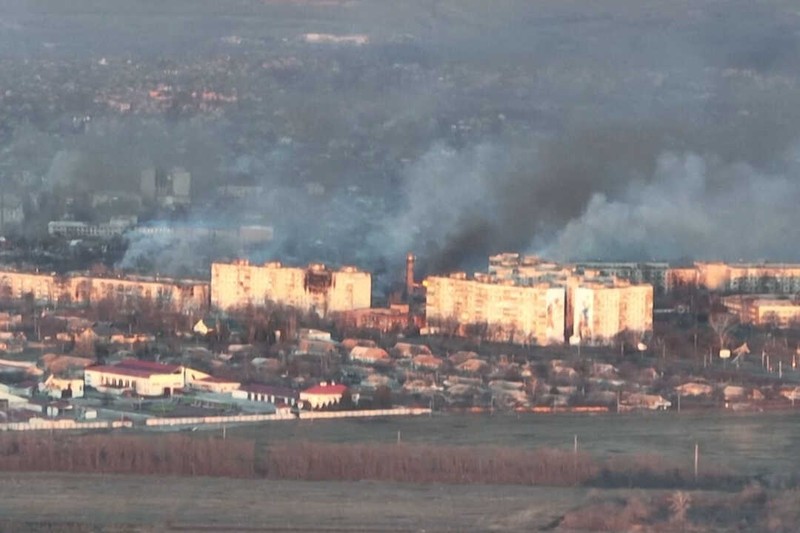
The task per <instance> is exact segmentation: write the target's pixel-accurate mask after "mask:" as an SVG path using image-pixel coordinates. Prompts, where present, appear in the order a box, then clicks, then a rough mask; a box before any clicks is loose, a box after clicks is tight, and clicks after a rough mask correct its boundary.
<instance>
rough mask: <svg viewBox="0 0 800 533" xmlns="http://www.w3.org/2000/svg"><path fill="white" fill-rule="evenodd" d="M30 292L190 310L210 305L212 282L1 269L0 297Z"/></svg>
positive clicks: (62, 300)
mask: <svg viewBox="0 0 800 533" xmlns="http://www.w3.org/2000/svg"><path fill="white" fill-rule="evenodd" d="M28 294H30V295H31V296H32V297H33V299H34V300H35V301H36V302H38V303H43V304H54V305H55V304H75V305H96V304H97V303H99V302H101V301H104V300H106V301H112V302H114V303H115V304H118V305H128V304H133V303H136V302H144V301H148V302H150V303H152V304H153V305H155V306H157V307H159V308H162V309H169V310H171V311H176V312H183V313H189V312H199V311H203V310H205V309H207V308H208V301H209V284H208V282H207V281H195V280H173V279H165V278H149V277H134V276H125V277H123V276H92V275H88V274H82V273H72V274H66V275H58V274H53V273H50V274H44V273H37V272H18V271H14V270H2V271H0V298H5V299H22V298H24V297H25V296H26V295H28Z"/></svg>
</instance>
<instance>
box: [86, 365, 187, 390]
mask: <svg viewBox="0 0 800 533" xmlns="http://www.w3.org/2000/svg"><path fill="white" fill-rule="evenodd" d="M186 372H187V370H186V369H185V368H184V367H182V366H180V365H165V364H161V363H154V362H150V361H139V360H137V359H125V360H123V361H121V362H120V363H118V364H116V365H100V366H91V367H88V368H86V369H85V370H84V374H83V379H84V383H85V385H86V386H87V387H93V388H95V389H97V390H98V391H101V392H113V391H117V392H123V391H131V392H134V393H136V394H138V395H139V396H171V395H172V393H174V392H175V391H176V390H178V389H182V388H183V387H184V386H185V385H186Z"/></svg>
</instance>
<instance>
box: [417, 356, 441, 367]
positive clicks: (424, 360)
mask: <svg viewBox="0 0 800 533" xmlns="http://www.w3.org/2000/svg"><path fill="white" fill-rule="evenodd" d="M411 365H412V366H413V367H414V368H416V369H418V370H441V368H442V367H443V366H444V361H443V360H442V359H440V358H438V357H436V356H435V355H426V354H421V355H418V356H416V357H414V359H412V360H411Z"/></svg>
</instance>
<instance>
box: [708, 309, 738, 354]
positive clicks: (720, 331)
mask: <svg viewBox="0 0 800 533" xmlns="http://www.w3.org/2000/svg"><path fill="white" fill-rule="evenodd" d="M708 323H709V325H710V326H711V329H713V330H714V333H716V334H717V340H718V341H719V348H720V350H721V349H723V348H724V347H725V345H726V344H727V342H728V338H729V336H730V333H731V331H733V328H735V327H736V325H737V324H738V323H739V321H738V318H737V317H736V315H734V314H731V313H714V314H712V315H711V316H709V317H708Z"/></svg>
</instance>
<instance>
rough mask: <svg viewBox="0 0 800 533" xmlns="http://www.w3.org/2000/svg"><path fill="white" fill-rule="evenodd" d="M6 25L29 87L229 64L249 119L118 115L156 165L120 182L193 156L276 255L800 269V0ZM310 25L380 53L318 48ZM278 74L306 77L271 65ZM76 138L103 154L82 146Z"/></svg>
mask: <svg viewBox="0 0 800 533" xmlns="http://www.w3.org/2000/svg"><path fill="white" fill-rule="evenodd" d="M0 27H2V31H0V58H3V61H4V64H5V65H6V68H5V70H6V71H8V72H11V71H13V70H14V69H17V70H20V71H25V69H28V70H30V69H31V68H33V67H32V66H31V64H26V63H25V60H26V59H27V60H29V61H31V62H36V61H39V62H41V61H43V60H52V61H55V62H58V61H64V62H73V63H76V64H78V65H80V64H81V62H86V63H87V64H88V63H92V62H96V61H98V59H99V58H101V57H106V58H108V60H109V61H111V62H112V63H114V62H122V61H127V60H132V61H133V62H141V63H142V64H143V65H145V67H144V69H143V70H142V71H141V75H142V76H146V77H148V78H150V79H152V80H153V82H155V81H156V80H157V79H158V76H159V75H158V72H159V71H158V69H157V68H156V67H157V66H158V65H159V64H162V63H164V62H167V63H170V62H172V63H170V64H174V65H177V67H176V68H183V67H186V66H187V65H193V67H192V68H196V66H197V65H200V64H202V63H203V62H204V61H212V60H214V61H219V60H220V58H226V59H225V61H228V63H226V64H228V65H232V66H230V67H226V68H229V69H230V70H229V72H228V73H227V74H222V75H221V74H219V73H218V72H217V73H215V74H214V76H213V77H209V80H211V81H209V82H208V83H217V84H220V83H222V84H224V85H225V87H227V88H237V89H238V90H239V94H240V95H241V98H240V101H244V102H247V105H248V106H252V107H248V108H247V109H245V108H244V106H241V108H240V109H239V110H238V111H237V110H228V111H226V112H224V113H223V114H221V115H220V116H218V117H216V118H212V119H210V118H208V117H206V118H203V119H200V118H198V117H184V118H179V119H178V122H177V123H170V124H160V123H159V122H158V120H160V119H159V118H158V117H150V118H149V119H148V120H150V121H151V122H147V123H145V124H144V125H143V120H144V119H142V118H141V117H138V118H119V117H116V118H114V117H97V120H98V124H102V125H103V127H104V128H105V129H104V130H103V131H104V134H103V138H104V139H105V140H106V142H107V143H108V144H110V145H114V144H115V142H114V140H115V139H124V140H125V146H128V147H132V148H133V150H134V152H135V153H136V154H140V155H137V157H136V158H133V161H132V160H131V159H132V158H130V157H127V158H124V157H122V156H120V158H121V160H124V165H120V167H121V168H122V167H125V169H127V170H125V171H124V172H123V170H124V169H121V170H120V173H121V174H120V175H121V176H122V175H123V174H124V176H130V175H135V172H134V171H135V170H136V168H135V167H136V160H137V158H140V159H144V158H146V157H147V156H148V154H151V158H158V157H162V158H166V159H169V154H170V153H175V152H177V151H178V150H179V148H178V146H179V145H180V146H182V147H183V148H182V149H183V150H184V151H183V152H182V157H184V159H188V160H189V161H185V162H184V164H185V166H188V167H192V165H193V161H192V160H194V161H195V163H194V166H195V167H196V172H197V173H198V174H203V171H204V170H206V171H207V173H208V176H204V177H202V179H204V180H206V181H207V182H208V183H215V180H218V181H220V182H221V181H224V180H226V179H230V177H231V176H232V175H234V174H236V173H246V174H249V175H251V176H253V177H254V178H255V179H256V180H257V181H258V182H259V183H261V184H263V185H264V186H265V189H266V190H267V191H268V193H267V194H266V195H265V197H263V198H260V199H258V201H257V202H256V201H253V202H251V203H249V204H246V205H243V206H242V208H241V209H240V210H239V211H240V212H241V213H246V212H253V211H257V212H258V213H259V214H265V213H266V214H267V215H269V217H270V219H271V221H272V223H273V224H274V225H275V226H276V236H277V239H276V242H275V244H274V245H273V246H272V247H269V248H267V249H263V250H259V251H257V253H256V254H255V255H257V256H259V257H268V256H270V257H274V256H278V257H280V256H287V257H290V258H294V259H296V260H298V261H301V260H317V259H319V260H327V261H331V262H339V263H341V262H357V263H359V264H360V265H361V266H364V267H367V268H376V269H381V268H388V269H390V271H392V272H393V271H395V268H396V267H397V266H398V265H400V264H401V263H402V258H403V257H404V254H405V252H406V251H408V250H413V251H415V252H416V253H418V255H419V256H420V264H421V265H422V267H423V268H427V269H434V270H448V269H452V268H467V269H472V268H480V267H481V266H482V264H483V263H484V262H485V259H484V258H485V256H486V255H487V254H488V253H492V252H497V251H501V250H511V249H513V250H522V251H533V252H541V253H546V254H548V255H552V256H554V257H557V258H565V259H567V258H571V259H574V258H587V259H588V258H592V259H680V258H687V257H692V258H717V257H719V258H723V259H739V258H741V259H774V260H779V259H794V260H798V259H800V252H797V251H796V248H794V247H792V246H789V245H787V236H789V235H791V234H793V229H794V228H797V227H800V214H798V213H800V211H798V210H797V209H796V207H795V205H794V200H795V199H797V198H798V197H799V196H798V192H800V191H798V170H800V167H799V166H798V154H800V152H798V147H799V146H798V141H800V116H798V115H800V89H799V87H798V82H799V81H800V80H799V79H798V73H800V68H799V67H800V53H798V52H800V50H799V49H798V40H799V39H800V7H798V6H797V4H796V3H794V2H788V1H784V2H780V1H765V2H752V1H749V0H733V1H723V0H719V1H702V0H701V1H697V0H692V1H670V2H664V1H648V0H644V1H639V0H637V1H632V0H604V1H600V2H598V1H586V0H583V1H572V0H559V1H544V0H525V1H511V0H509V1H503V2H485V1H481V2H479V1H468V0H452V1H446V0H445V1H431V2H423V1H408V2H383V1H378V0H370V1H359V0H351V1H346V2H314V1H305V2H288V1H287V2H281V1H262V2H251V1H237V2H211V1H204V0H200V1H192V2H188V1H183V0H176V1H170V2H166V3H162V2H122V1H103V2H101V1H93V2H86V1H84V2H81V1H78V2H69V3H66V4H65V3H63V2H55V1H52V2H48V1H36V2H33V1H31V2H25V1H17V2H12V1H4V0H0ZM308 32H315V33H330V34H335V35H352V34H363V35H366V36H368V37H369V39H370V42H369V44H367V45H364V46H346V45H340V46H326V45H312V44H308V43H304V42H303V41H302V38H301V36H302V35H303V34H304V33H308ZM232 36H235V37H236V39H238V40H234V39H231V37H232ZM234 42H235V43H236V44H232V43H234ZM276 58H278V59H280V60H281V61H289V59H291V60H292V61H296V64H297V65H298V66H297V69H296V70H292V71H291V72H290V73H289V74H287V73H286V72H287V71H286V70H285V69H284V70H283V71H281V73H280V74H278V73H275V72H273V71H271V70H268V69H266V67H263V64H264V63H266V62H268V61H267V60H269V61H273V60H275V59H276ZM159 62H162V63H159ZM71 64H72V63H71ZM164 76H166V75H164ZM186 76H187V77H188V78H187V79H195V80H196V78H191V76H190V75H188V74H187V75H186ZM192 76H202V74H192ZM6 78H7V79H5V80H4V81H3V84H4V86H11V85H10V84H11V83H13V81H12V80H11V78H9V77H8V76H6ZM64 78H69V73H63V74H62V77H61V80H60V81H61V82H62V83H63V82H64V81H65V80H64ZM73 81H74V82H75V83H77V84H81V83H88V81H87V80H86V79H80V78H79V79H75V80H73ZM91 83H98V84H100V85H101V86H102V85H103V84H108V85H113V83H114V82H113V80H112V79H110V78H108V77H107V78H102V77H98V78H96V79H94V78H92V80H91ZM11 87H12V88H13V86H11ZM254 110H255V111H254ZM255 117H262V118H259V119H258V121H256V118H255ZM263 117H269V118H268V119H264V118H263ZM145 122H146V121H145ZM148 128H150V129H149V130H148ZM131 131H151V132H152V131H158V133H157V135H139V136H138V137H137V136H136V135H133V134H131ZM154 137H158V138H159V139H161V140H160V141H159V142H158V143H149V142H148V139H150V140H152V138H154ZM238 137H242V138H245V139H248V140H249V141H250V142H244V143H241V142H240V143H238V144H236V143H233V142H232V140H233V139H235V138H238ZM186 138H189V139H190V140H191V142H189V143H187V142H183V141H182V139H186ZM109 139H110V140H109ZM137 139H138V140H137ZM179 141H180V142H179ZM173 142H174V143H175V145H174V146H175V148H174V149H173V148H172V147H173V145H172V144H171V143H173ZM137 143H138V146H134V145H136V144H137ZM56 144H58V143H56ZM61 144H63V145H65V146H56V147H54V148H53V150H54V151H55V150H56V148H62V149H63V148H68V149H72V150H79V151H82V153H89V154H90V156H89V157H90V159H91V158H95V159H96V158H97V157H98V156H96V155H95V156H92V155H91V152H92V149H91V147H90V146H88V145H87V143H86V141H85V140H83V141H81V142H78V141H71V142H61ZM116 144H117V145H120V144H121V143H116ZM187 146H189V148H186V147H187ZM103 152H104V153H106V154H109V153H111V154H113V153H114V150H113V149H108V150H103ZM125 153H128V154H130V153H131V152H130V150H126V151H125ZM152 154H155V155H152ZM48 157H52V154H51V155H49V156H48ZM176 159H180V158H176ZM90 167H91V165H88V168H90ZM107 167H108V165H106V166H105V167H103V168H107ZM104 175H108V172H106V174H104ZM108 179H109V180H113V179H114V177H113V176H110V177H108ZM124 179H129V178H124ZM309 182H317V183H322V184H324V185H325V187H326V189H325V196H324V197H323V198H322V199H320V198H317V197H310V196H309V195H308V194H307V192H306V189H305V184H307V183H309ZM209 188H212V187H211V186H210V185H209ZM208 214H209V213H208V212H207V211H206V212H204V211H198V212H195V213H193V215H192V216H193V217H196V218H197V219H205V218H208ZM145 248H147V247H145ZM320 256H321V257H320Z"/></svg>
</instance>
